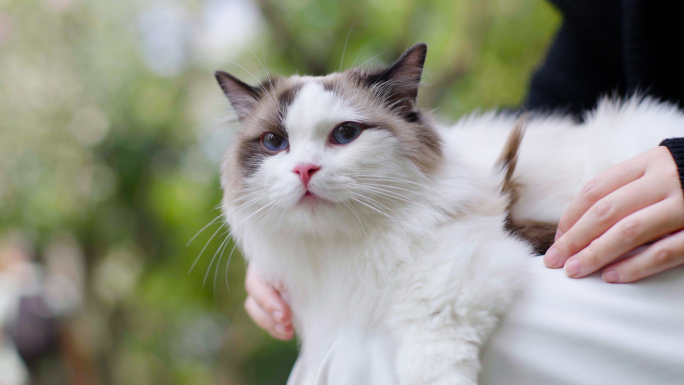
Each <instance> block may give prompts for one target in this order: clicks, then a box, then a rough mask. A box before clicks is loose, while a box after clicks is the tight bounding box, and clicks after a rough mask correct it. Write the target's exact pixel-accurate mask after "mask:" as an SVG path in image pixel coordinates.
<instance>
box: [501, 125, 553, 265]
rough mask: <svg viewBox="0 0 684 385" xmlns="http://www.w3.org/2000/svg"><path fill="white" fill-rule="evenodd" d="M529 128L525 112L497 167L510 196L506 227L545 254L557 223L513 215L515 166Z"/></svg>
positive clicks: (515, 192)
mask: <svg viewBox="0 0 684 385" xmlns="http://www.w3.org/2000/svg"><path fill="white" fill-rule="evenodd" d="M526 128H527V116H526V115H525V114H523V115H522V116H520V118H519V119H518V121H517V122H516V123H515V126H514V127H513V131H511V133H510V135H509V136H508V140H507V141H506V144H505V145H504V148H503V151H502V152H501V155H500V157H499V160H498V161H497V163H496V167H497V168H498V169H499V170H500V171H501V172H502V173H503V181H502V182H501V194H503V195H506V196H508V207H507V214H506V222H505V224H504V227H505V229H506V230H507V231H508V232H509V233H511V234H514V235H516V236H518V237H520V238H522V239H524V240H525V241H527V242H528V243H530V245H532V247H533V248H534V251H535V252H536V253H537V254H544V253H545V252H546V250H548V248H549V247H551V245H552V244H553V242H554V239H555V236H556V228H557V227H558V225H557V224H555V223H544V222H539V221H533V220H522V221H517V220H515V219H513V217H512V216H511V206H513V204H514V203H515V201H516V200H517V199H518V193H517V188H516V187H517V184H516V182H515V180H513V173H514V172H515V166H516V164H517V163H518V152H519V150H520V144H521V143H522V140H523V137H524V136H525V129H526Z"/></svg>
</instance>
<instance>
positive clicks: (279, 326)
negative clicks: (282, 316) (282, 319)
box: [273, 324, 288, 335]
mask: <svg viewBox="0 0 684 385" xmlns="http://www.w3.org/2000/svg"><path fill="white" fill-rule="evenodd" d="M273 329H274V330H275V331H276V333H278V334H281V335H287V334H288V333H287V329H285V325H282V324H275V326H274V327H273Z"/></svg>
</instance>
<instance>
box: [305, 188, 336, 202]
mask: <svg viewBox="0 0 684 385" xmlns="http://www.w3.org/2000/svg"><path fill="white" fill-rule="evenodd" d="M299 203H300V204H304V205H316V204H322V203H332V202H330V201H329V200H327V199H325V198H323V197H321V196H320V195H316V194H314V193H312V192H311V190H306V192H304V195H302V197H301V198H300V199H299Z"/></svg>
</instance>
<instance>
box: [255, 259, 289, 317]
mask: <svg viewBox="0 0 684 385" xmlns="http://www.w3.org/2000/svg"><path fill="white" fill-rule="evenodd" d="M245 289H246V290H247V293H248V294H249V295H250V296H252V297H254V300H255V301H256V303H257V304H258V305H259V307H261V308H262V309H264V310H265V311H266V312H268V313H269V314H271V317H273V319H275V320H276V321H278V322H279V323H281V324H284V325H289V324H291V323H292V312H291V311H290V307H289V306H288V305H287V303H285V301H283V297H281V296H280V293H278V292H277V291H276V290H275V289H274V288H273V287H272V286H271V285H269V284H268V283H266V282H264V281H263V280H262V279H261V277H260V276H259V272H258V270H256V269H255V268H253V267H251V265H250V267H248V268H247V278H245Z"/></svg>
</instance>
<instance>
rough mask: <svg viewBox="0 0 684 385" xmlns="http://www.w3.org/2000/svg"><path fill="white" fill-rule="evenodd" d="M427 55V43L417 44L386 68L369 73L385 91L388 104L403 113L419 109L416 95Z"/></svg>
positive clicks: (371, 80)
mask: <svg viewBox="0 0 684 385" xmlns="http://www.w3.org/2000/svg"><path fill="white" fill-rule="evenodd" d="M426 55H427V44H425V43H419V44H416V45H414V46H413V47H411V48H409V49H408V50H407V51H406V52H404V54H403V55H401V57H400V58H399V59H397V61H395V62H394V63H393V64H392V65H391V66H390V67H389V68H387V69H386V70H384V71H381V72H379V73H375V74H371V75H369V79H368V81H369V82H370V83H372V84H375V85H377V86H378V89H379V90H381V91H382V92H383V94H384V96H385V97H387V99H388V100H387V102H388V103H387V104H388V105H389V106H391V107H392V108H393V109H397V110H398V112H400V113H402V114H410V113H412V112H415V111H416V110H417V105H416V97H418V86H419V85H420V78H421V75H422V74H423V65H424V64H425V56H426Z"/></svg>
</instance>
